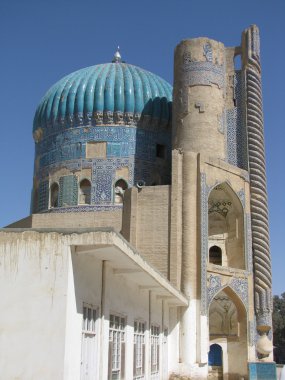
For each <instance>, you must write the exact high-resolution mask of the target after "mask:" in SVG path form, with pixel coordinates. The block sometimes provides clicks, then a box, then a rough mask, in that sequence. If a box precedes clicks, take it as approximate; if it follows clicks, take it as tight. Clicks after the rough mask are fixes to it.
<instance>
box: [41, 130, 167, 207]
mask: <svg viewBox="0 0 285 380" xmlns="http://www.w3.org/2000/svg"><path fill="white" fill-rule="evenodd" d="M89 141H92V142H93V141H98V142H100V141H105V142H106V143H107V151H106V158H89V159H87V158H85V156H86V143H87V142H89ZM157 144H161V145H164V146H165V147H166V158H165V159H158V158H157V157H156V154H157V152H156V146H157ZM36 157H37V158H40V160H39V162H40V165H39V168H38V169H37V172H36V173H35V175H36V177H37V178H38V179H41V178H48V177H49V176H50V175H52V174H53V173H55V172H56V171H58V170H60V169H61V168H66V169H68V170H69V171H70V172H71V173H74V172H81V170H82V169H85V168H92V187H91V203H92V205H97V204H104V205H106V204H112V203H113V197H114V196H113V190H114V189H113V183H114V181H115V172H116V170H117V169H120V168H122V167H128V169H129V178H126V181H127V182H128V183H129V186H133V185H134V184H135V183H136V182H137V181H138V180H143V181H145V182H146V184H147V185H150V184H152V183H154V182H156V183H158V182H157V181H156V180H154V177H156V178H157V177H159V178H160V181H161V182H160V183H161V184H166V183H170V176H171V130H170V129H168V130H162V129H158V130H151V129H143V128H136V127H131V126H125V125H121V126H103V125H102V126H96V127H93V126H81V127H77V128H70V129H65V130H64V131H61V132H57V133H54V134H50V135H49V136H45V137H44V138H43V139H42V140H41V141H40V142H38V143H37V144H36ZM62 186H66V185H65V184H62ZM63 191H65V190H61V191H60V192H61V193H62V194H63ZM66 191H68V192H69V194H70V197H72V196H71V194H72V192H71V191H70V189H69V190H66ZM77 191H78V190H77V189H76V190H75V189H74V192H76V197H77ZM66 196H67V195H66ZM73 197H74V200H71V198H69V199H68V200H66V201H64V200H63V199H62V198H60V205H61V206H64V204H66V205H67V204H68V205H76V204H77V198H76V202H75V195H73ZM67 202H69V203H67ZM47 207H48V205H47ZM80 207H81V206H80ZM42 210H43V208H42V209H41V211H42Z"/></svg>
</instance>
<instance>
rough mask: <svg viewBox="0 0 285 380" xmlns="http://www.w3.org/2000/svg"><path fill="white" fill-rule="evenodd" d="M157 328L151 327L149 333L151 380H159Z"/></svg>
mask: <svg viewBox="0 0 285 380" xmlns="http://www.w3.org/2000/svg"><path fill="white" fill-rule="evenodd" d="M159 333H160V331H159V327H158V326H155V325H152V326H151V332H150V349H151V351H150V363H151V379H152V380H156V379H158V378H159Z"/></svg>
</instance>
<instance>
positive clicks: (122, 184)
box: [115, 179, 128, 203]
mask: <svg viewBox="0 0 285 380" xmlns="http://www.w3.org/2000/svg"><path fill="white" fill-rule="evenodd" d="M127 188H128V184H127V182H126V181H125V180H124V179H118V181H116V183H115V203H123V199H124V192H125V190H126V189H127Z"/></svg>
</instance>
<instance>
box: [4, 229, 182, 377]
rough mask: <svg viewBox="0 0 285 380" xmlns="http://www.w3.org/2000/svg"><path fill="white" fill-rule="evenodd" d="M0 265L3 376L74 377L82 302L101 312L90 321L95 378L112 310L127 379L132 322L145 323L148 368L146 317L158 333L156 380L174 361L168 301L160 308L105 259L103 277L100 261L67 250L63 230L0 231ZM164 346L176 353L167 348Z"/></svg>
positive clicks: (102, 364) (103, 360)
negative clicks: (122, 332)
mask: <svg viewBox="0 0 285 380" xmlns="http://www.w3.org/2000/svg"><path fill="white" fill-rule="evenodd" d="M0 264H1V265H0V310H1V313H0V326H1V330H0V352H1V354H0V368H1V375H0V377H1V378H3V379H5V380H10V379H13V380H14V379H21V380H38V379H41V380H45V379H46V380H50V379H53V380H57V379H65V380H79V379H80V367H81V339H82V317H83V316H82V311H83V309H82V308H83V303H84V302H85V303H87V304H91V305H93V306H94V307H96V308H97V310H98V315H99V316H100V315H101V313H102V314H103V315H102V318H98V320H97V322H96V340H97V351H96V356H97V375H96V378H97V379H100V380H107V375H108V346H109V316H110V314H120V315H123V316H126V321H127V326H126V339H127V343H126V353H125V354H126V366H125V378H126V379H132V378H133V326H134V320H141V321H144V322H146V327H147V332H146V336H145V339H146V358H145V363H146V373H149V372H150V366H149V364H150V363H149V361H150V344H149V343H150V340H149V331H148V329H149V327H150V325H151V324H152V323H153V324H156V325H158V326H160V331H161V337H160V338H161V339H160V370H161V379H163V380H164V379H168V373H169V372H172V369H173V368H175V367H176V366H177V353H178V351H179V350H178V336H179V333H178V328H177V323H176V321H177V315H176V313H175V312H174V311H172V316H171V318H170V317H169V306H168V305H167V302H166V301H164V308H163V300H162V299H161V298H159V297H157V296H156V294H155V292H154V291H150V290H148V289H141V288H139V286H138V285H137V284H136V283H135V282H133V281H131V280H130V277H128V274H123V275H122V274H114V272H113V268H112V266H111V264H110V263H109V262H105V270H104V273H105V274H104V276H103V275H102V261H101V260H98V259H96V257H95V256H92V255H87V254H86V253H79V254H76V253H74V252H71V248H70V238H69V237H68V236H67V235H61V234H57V233H38V232H34V231H29V232H27V233H26V232H23V233H17V234H16V233H7V234H5V238H2V236H0ZM103 277H104V282H105V285H104V286H105V291H104V292H103V293H102V278H103ZM102 294H103V295H104V299H101V295H102ZM101 305H103V307H101ZM163 309H164V314H163V313H162V310H163ZM174 310H175V309H174ZM164 329H167V330H168V333H169V335H168V337H164V336H163V331H164ZM170 347H171V352H172V353H173V354H174V353H175V355H169V354H168V352H167V351H168V348H170ZM163 353H164V357H163ZM147 378H149V377H148V376H146V379H147Z"/></svg>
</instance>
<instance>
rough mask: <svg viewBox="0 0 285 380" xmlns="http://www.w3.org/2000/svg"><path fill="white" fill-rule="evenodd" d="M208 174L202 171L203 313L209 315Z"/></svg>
mask: <svg viewBox="0 0 285 380" xmlns="http://www.w3.org/2000/svg"><path fill="white" fill-rule="evenodd" d="M209 191H210V188H209V187H208V186H207V183H206V174H205V173H201V314H202V315H207V312H208V311H207V310H208V307H207V306H208V305H207V303H208V294H207V257H208V195H209Z"/></svg>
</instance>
